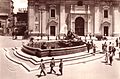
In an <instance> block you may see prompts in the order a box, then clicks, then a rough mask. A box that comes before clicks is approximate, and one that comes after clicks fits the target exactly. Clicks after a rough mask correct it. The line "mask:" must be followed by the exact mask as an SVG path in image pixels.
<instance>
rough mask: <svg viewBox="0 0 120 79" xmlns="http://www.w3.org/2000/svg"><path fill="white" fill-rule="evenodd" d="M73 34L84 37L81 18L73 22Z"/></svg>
mask: <svg viewBox="0 0 120 79" xmlns="http://www.w3.org/2000/svg"><path fill="white" fill-rule="evenodd" d="M75 34H77V35H79V36H84V19H83V18H82V17H78V18H76V20H75Z"/></svg>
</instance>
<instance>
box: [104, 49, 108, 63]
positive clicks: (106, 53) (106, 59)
mask: <svg viewBox="0 0 120 79" xmlns="http://www.w3.org/2000/svg"><path fill="white" fill-rule="evenodd" d="M104 53H105V63H108V52H107V47H104Z"/></svg>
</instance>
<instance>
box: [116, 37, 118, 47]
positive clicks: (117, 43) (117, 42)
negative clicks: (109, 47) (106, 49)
mask: <svg viewBox="0 0 120 79" xmlns="http://www.w3.org/2000/svg"><path fill="white" fill-rule="evenodd" d="M116 47H118V38H117V39H116Z"/></svg>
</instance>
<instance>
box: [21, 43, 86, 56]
mask: <svg viewBox="0 0 120 79" xmlns="http://www.w3.org/2000/svg"><path fill="white" fill-rule="evenodd" d="M49 43H50V42H49ZM50 45H52V42H51V43H50ZM86 49H87V47H86V45H85V44H83V45H79V46H71V47H57V46H55V48H50V47H48V48H47V49H41V48H37V47H31V46H28V45H27V44H23V46H22V51H23V52H25V53H27V54H30V55H33V56H37V57H46V56H60V55H67V54H74V53H80V52H83V51H85V50H86Z"/></svg>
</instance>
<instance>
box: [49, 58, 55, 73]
mask: <svg viewBox="0 0 120 79" xmlns="http://www.w3.org/2000/svg"><path fill="white" fill-rule="evenodd" d="M54 67H55V60H54V58H52V59H51V61H50V73H52V71H53V72H54V73H55V74H56V71H55V70H54V69H53V68H54Z"/></svg>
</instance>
